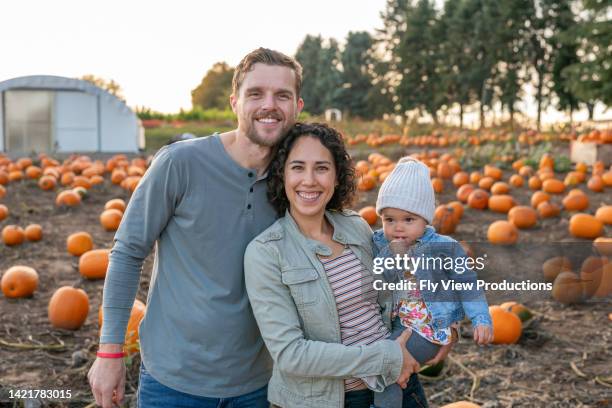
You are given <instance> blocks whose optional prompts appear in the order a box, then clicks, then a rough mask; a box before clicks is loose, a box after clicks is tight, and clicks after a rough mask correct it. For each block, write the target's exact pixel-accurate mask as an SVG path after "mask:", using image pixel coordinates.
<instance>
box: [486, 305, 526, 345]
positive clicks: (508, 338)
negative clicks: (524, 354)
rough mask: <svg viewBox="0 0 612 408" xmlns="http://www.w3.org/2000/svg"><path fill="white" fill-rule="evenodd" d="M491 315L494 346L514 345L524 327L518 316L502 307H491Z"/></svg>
mask: <svg viewBox="0 0 612 408" xmlns="http://www.w3.org/2000/svg"><path fill="white" fill-rule="evenodd" d="M489 314H490V315H491V320H492V321H493V344H514V343H516V342H517V341H518V340H519V338H520V337H521V333H522V331H523V325H522V323H521V319H519V317H518V316H517V315H515V314H514V313H511V312H508V311H506V310H504V309H502V308H501V307H500V306H489Z"/></svg>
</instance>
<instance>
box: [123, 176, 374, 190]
mask: <svg viewBox="0 0 612 408" xmlns="http://www.w3.org/2000/svg"><path fill="white" fill-rule="evenodd" d="M113 174H115V172H113ZM124 174H125V173H124ZM124 179H125V177H123V178H122V179H121V181H123V180H124ZM111 181H112V180H111ZM121 181H120V182H119V183H115V181H113V183H115V184H120V183H121ZM374 187H376V179H375V178H374V177H372V176H363V177H360V178H359V181H358V182H357V190H359V191H370V190H372V189H373V188H374Z"/></svg>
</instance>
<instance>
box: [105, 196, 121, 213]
mask: <svg viewBox="0 0 612 408" xmlns="http://www.w3.org/2000/svg"><path fill="white" fill-rule="evenodd" d="M125 207H126V205H125V201H124V200H122V199H121V198H113V199H112V200H108V201H107V202H106V204H104V209H105V210H110V209H111V208H114V209H116V210H119V211H121V212H125Z"/></svg>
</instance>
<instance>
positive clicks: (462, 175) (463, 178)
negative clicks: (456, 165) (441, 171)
mask: <svg viewBox="0 0 612 408" xmlns="http://www.w3.org/2000/svg"><path fill="white" fill-rule="evenodd" d="M469 182H470V175H469V174H468V173H467V172H465V171H460V172H457V173H455V175H454V176H453V184H454V185H455V187H461V186H462V185H464V184H467V183H469Z"/></svg>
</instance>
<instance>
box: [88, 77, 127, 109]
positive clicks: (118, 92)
mask: <svg viewBox="0 0 612 408" xmlns="http://www.w3.org/2000/svg"><path fill="white" fill-rule="evenodd" d="M79 79H82V80H83V81H87V82H91V83H92V84H94V85H95V86H97V87H98V88H102V89H104V90H105V91H107V92H108V93H110V94H111V95H114V96H116V97H117V98H119V99H121V100H122V101H124V102H125V97H124V96H123V90H122V89H121V86H120V85H119V84H118V83H117V82H115V81H114V80H112V79H110V80H108V79H104V78H101V77H97V76H95V75H92V74H87V75H83V76H82V77H81V78H79Z"/></svg>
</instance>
